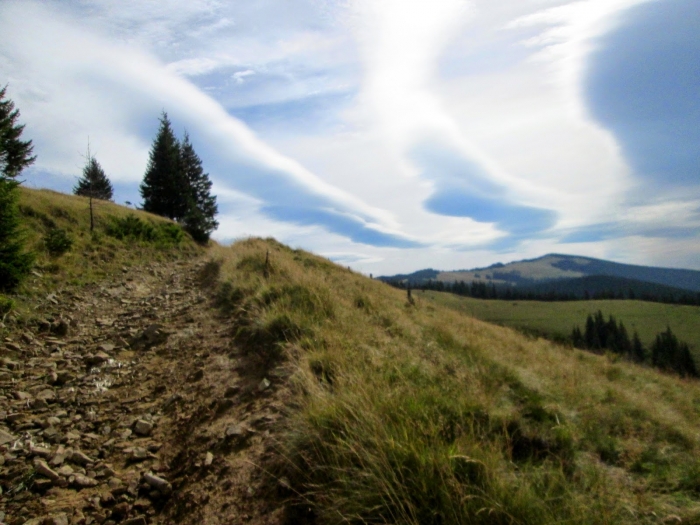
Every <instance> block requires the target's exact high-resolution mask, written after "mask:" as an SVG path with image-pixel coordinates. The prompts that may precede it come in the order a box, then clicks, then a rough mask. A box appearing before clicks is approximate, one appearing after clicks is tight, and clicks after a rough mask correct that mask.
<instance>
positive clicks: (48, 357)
mask: <svg viewBox="0 0 700 525" xmlns="http://www.w3.org/2000/svg"><path fill="white" fill-rule="evenodd" d="M204 265H205V262H204V261H203V260H196V261H190V262H173V263H165V264H154V265H151V266H147V267H145V268H143V267H142V268H138V269H130V270H126V269H124V273H123V275H122V276H121V278H119V279H117V280H113V281H111V282H109V283H103V284H102V285H93V286H89V287H84V288H79V289H74V290H70V289H67V290H63V291H61V292H57V293H55V294H51V295H49V296H48V297H46V298H45V299H43V300H42V301H40V302H39V303H38V304H37V305H36V315H35V318H34V319H32V320H31V321H30V322H29V323H25V324H23V325H18V324H17V323H15V324H11V323H7V322H6V324H7V325H8V327H9V335H8V336H7V337H6V338H4V340H3V341H0V490H1V494H0V523H6V524H8V525H22V524H26V525H38V524H41V525H64V524H85V525H90V524H93V523H96V524H108V525H111V524H116V523H121V524H125V525H137V524H141V525H144V524H150V523H154V524H155V523H185V524H187V523H198V524H219V523H222V524H223V523H246V522H247V523H260V524H262V523H270V524H272V523H281V522H282V521H283V508H282V505H281V504H280V503H279V501H280V500H279V498H278V497H276V494H275V492H276V489H275V488H274V487H275V486H276V485H275V482H274V481H272V482H271V478H270V476H269V475H266V474H265V469H264V468H263V465H265V464H266V458H267V457H268V456H269V455H270V454H271V447H272V445H273V442H274V439H275V433H276V429H277V428H278V427H279V421H280V420H281V418H283V417H284V412H285V399H287V398H288V390H287V387H286V386H285V381H284V377H285V372H284V370H283V369H278V370H273V371H268V372H267V374H266V375H260V373H254V372H253V371H251V370H250V369H249V368H248V367H247V366H246V363H245V361H244V358H243V357H241V355H239V352H238V351H237V349H236V347H235V345H233V344H232V342H231V338H230V336H229V334H230V332H231V326H230V325H229V324H227V321H226V320H225V319H223V318H221V317H220V316H219V314H218V313H217V312H216V310H215V309H213V308H212V306H211V300H210V297H208V292H207V291H206V289H204V288H203V287H202V286H200V284H199V283H198V275H199V273H200V272H201V270H202V268H203V267H204ZM278 485H279V484H278ZM281 485H284V483H282V484H281ZM270 487H273V488H270Z"/></svg>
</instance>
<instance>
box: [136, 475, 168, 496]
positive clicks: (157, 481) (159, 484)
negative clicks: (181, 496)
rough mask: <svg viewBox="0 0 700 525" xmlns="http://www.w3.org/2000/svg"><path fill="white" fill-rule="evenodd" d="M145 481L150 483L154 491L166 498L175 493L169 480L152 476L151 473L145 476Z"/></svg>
mask: <svg viewBox="0 0 700 525" xmlns="http://www.w3.org/2000/svg"><path fill="white" fill-rule="evenodd" d="M143 481H145V482H146V483H148V484H149V485H150V486H151V487H153V488H154V489H156V490H158V491H160V493H161V494H163V495H165V496H167V495H168V494H170V493H171V492H172V491H173V487H172V485H170V483H169V482H168V481H167V480H165V479H163V478H161V477H159V476H156V475H154V474H151V473H150V472H148V473H146V474H144V475H143Z"/></svg>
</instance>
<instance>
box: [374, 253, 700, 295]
mask: <svg viewBox="0 0 700 525" xmlns="http://www.w3.org/2000/svg"><path fill="white" fill-rule="evenodd" d="M590 276H607V277H619V278H622V279H631V280H634V281H643V282H647V283H655V284H659V285H663V286H668V287H672V288H679V289H681V290H689V291H693V292H700V271H697V270H681V269H674V268H657V267H653V266H637V265H632V264H621V263H616V262H611V261H604V260H601V259H593V258H591V257H581V256H577V255H562V254H548V255H544V256H543V257H538V258H537V259H530V260H524V261H516V262H512V263H508V264H502V263H497V264H493V265H491V266H489V267H487V268H475V269H473V270H456V271H447V272H441V271H437V270H432V269H430V270H420V271H418V272H414V273H412V274H403V275H395V276H386V277H380V278H379V279H382V280H385V281H397V280H399V281H409V282H411V283H412V284H414V285H420V284H421V283H422V282H424V281H427V280H438V281H444V282H445V283H451V282H459V281H464V282H467V283H470V282H472V281H477V282H486V283H488V284H490V283H493V284H495V285H497V286H498V285H511V286H518V287H521V286H534V285H537V284H541V283H545V282H556V281H559V280H562V279H566V280H570V279H577V278H582V277H590ZM560 284H564V283H563V282H562V283H560ZM568 286H571V285H567V287H568ZM573 286H577V285H573ZM615 286H616V287H617V286H624V283H617V284H615Z"/></svg>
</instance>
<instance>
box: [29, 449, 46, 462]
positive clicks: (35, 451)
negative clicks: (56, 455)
mask: <svg viewBox="0 0 700 525" xmlns="http://www.w3.org/2000/svg"><path fill="white" fill-rule="evenodd" d="M29 453H30V454H31V455H32V456H39V457H40V458H43V459H48V458H49V457H50V456H51V451H50V450H49V449H48V448H44V447H31V448H30V449H29Z"/></svg>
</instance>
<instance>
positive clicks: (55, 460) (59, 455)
mask: <svg viewBox="0 0 700 525" xmlns="http://www.w3.org/2000/svg"><path fill="white" fill-rule="evenodd" d="M67 457H68V452H67V451H66V449H65V448H63V447H62V446H59V447H58V450H56V453H55V454H54V455H53V457H52V458H51V461H49V463H50V464H51V466H52V467H58V466H60V465H63V462H64V461H65V460H66V458H67Z"/></svg>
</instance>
